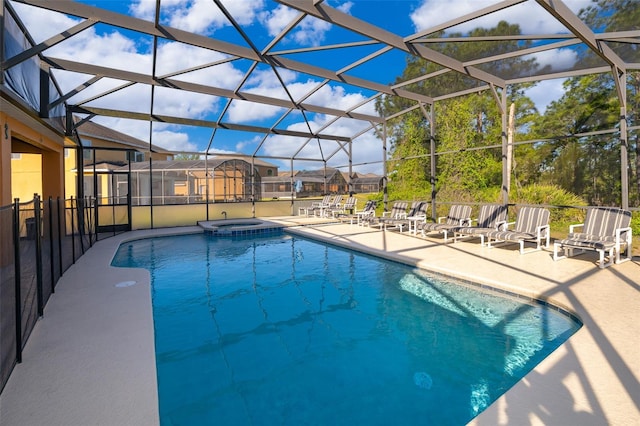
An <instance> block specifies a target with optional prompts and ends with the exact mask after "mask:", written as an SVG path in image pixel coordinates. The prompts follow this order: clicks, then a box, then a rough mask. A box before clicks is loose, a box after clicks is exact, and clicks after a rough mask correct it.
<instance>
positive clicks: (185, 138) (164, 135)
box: [153, 130, 198, 152]
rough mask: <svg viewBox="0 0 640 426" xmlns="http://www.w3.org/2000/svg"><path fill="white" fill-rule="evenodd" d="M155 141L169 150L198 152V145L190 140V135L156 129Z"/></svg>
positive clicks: (154, 133)
mask: <svg viewBox="0 0 640 426" xmlns="http://www.w3.org/2000/svg"><path fill="white" fill-rule="evenodd" d="M153 143H154V144H155V145H157V146H159V147H162V148H164V149H168V150H169V151H186V152H197V151H198V146H197V145H196V144H195V143H193V142H191V141H190V140H189V135H187V134H186V133H181V132H172V131H168V130H163V131H158V132H156V131H154V132H153Z"/></svg>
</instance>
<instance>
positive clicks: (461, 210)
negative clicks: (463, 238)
mask: <svg viewBox="0 0 640 426" xmlns="http://www.w3.org/2000/svg"><path fill="white" fill-rule="evenodd" d="M470 223H471V206H466V205H463V204H454V205H452V206H451V207H450V208H449V213H448V214H447V215H446V216H441V217H439V218H438V221H437V222H436V223H433V222H424V223H422V224H418V229H420V230H421V231H422V236H423V237H426V236H427V234H430V233H432V232H438V233H442V234H443V235H444V242H445V243H446V242H447V239H448V235H449V233H450V232H451V231H452V230H454V229H456V228H460V227H461V226H469V224H470Z"/></svg>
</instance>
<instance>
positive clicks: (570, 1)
mask: <svg viewBox="0 0 640 426" xmlns="http://www.w3.org/2000/svg"><path fill="white" fill-rule="evenodd" d="M82 2H83V3H86V4H89V5H93V6H98V7H100V8H104V9H109V10H112V11H116V12H119V13H126V14H129V15H132V16H136V17H138V18H142V19H147V20H153V13H154V7H155V0H131V1H125V0H92V1H82ZM589 2H590V1H589V0H567V1H566V4H567V6H569V7H570V8H571V9H572V10H574V11H576V12H577V11H578V10H579V9H580V8H581V7H584V6H586V5H588V4H589ZM495 3H498V2H497V1H495V0H494V1H491V0H486V1H485V0H457V1H454V2H451V1H448V0H395V1H393V0H352V1H339V0H327V1H326V4H328V5H330V6H332V7H335V8H337V9H340V10H341V11H343V12H345V13H349V14H351V15H353V16H356V17H358V18H360V19H366V20H368V21H369V22H371V23H372V24H374V25H377V26H379V27H381V28H383V29H387V30H389V31H392V32H394V33H396V34H398V35H400V36H406V35H411V34H414V33H416V32H418V31H420V30H423V29H425V28H432V27H433V26H435V25H438V24H440V23H442V22H446V21H448V20H450V19H453V18H455V17H457V16H462V15H464V14H465V13H469V12H472V11H474V10H478V9H481V8H482V7H485V6H488V5H491V4H495ZM161 4H162V15H161V20H162V22H163V23H164V24H166V25H170V26H173V27H176V28H180V29H185V30H189V31H193V32H196V33H199V34H202V35H206V36H209V37H213V38H218V39H221V40H228V41H232V42H235V43H239V44H244V41H243V40H242V37H241V36H240V35H239V34H238V33H237V32H236V30H235V29H234V28H233V27H231V26H230V25H229V23H228V21H227V20H226V18H225V17H224V16H223V14H222V13H219V11H218V10H217V8H216V7H215V5H214V3H213V0H162V3H161ZM223 4H224V5H225V7H226V8H227V9H228V10H229V12H230V13H231V14H232V15H233V16H234V17H235V18H236V19H237V21H238V22H239V24H240V25H241V26H242V28H243V30H244V31H246V33H247V34H248V35H250V36H251V38H252V40H253V41H254V42H255V43H256V45H257V47H258V48H259V49H262V48H264V47H265V46H266V45H267V44H268V43H269V42H270V41H271V40H272V39H273V37H274V36H275V35H277V34H278V33H279V32H280V31H281V30H282V29H283V28H284V27H285V26H286V25H287V24H288V23H289V22H290V21H291V20H292V19H293V18H294V17H295V16H296V15H297V14H298V12H297V11H294V10H291V9H289V8H287V7H285V6H282V5H280V4H278V3H276V2H273V1H271V0H225V1H223ZM14 5H15V7H16V9H17V10H18V12H19V14H20V16H21V18H22V19H23V20H24V21H25V22H26V23H27V26H28V28H30V29H31V30H32V34H33V36H34V38H35V39H36V42H39V41H42V40H45V39H47V38H48V37H51V36H52V35H54V34H57V33H58V32H61V31H64V30H66V29H68V28H70V27H71V26H73V25H75V24H76V23H77V22H78V21H79V19H78V18H75V17H71V16H65V15H61V14H57V13H52V12H47V11H43V10H39V9H35V8H32V7H28V6H24V5H21V4H14ZM497 19H508V20H509V22H512V23H518V24H520V26H521V28H522V31H523V33H529V34H539V33H545V32H563V28H562V27H561V26H560V25H559V23H557V22H555V21H554V20H553V19H550V17H549V15H547V14H544V13H542V11H541V10H540V8H539V6H537V5H535V2H531V1H529V2H526V3H525V4H523V5H521V6H515V7H513V8H510V9H509V15H505V14H504V13H502V14H501V15H494V16H491V17H490V18H480V19H478V20H475V21H473V22H468V23H465V24H462V25H459V26H457V27H453V28H451V29H450V31H456V32H462V33H465V32H467V31H469V30H470V29H472V28H474V27H477V26H484V27H491V26H494V25H495V24H496V23H497ZM565 32H566V31H565ZM358 40H362V38H361V37H360V36H358V35H357V34H353V33H351V32H348V31H345V30H344V29H341V28H336V27H331V26H330V25H329V24H327V23H326V22H324V21H321V20H317V19H312V18H305V20H304V21H303V22H302V25H300V26H299V27H297V28H296V30H294V31H292V32H291V33H290V34H289V35H288V36H287V37H286V38H285V39H284V40H283V41H282V42H280V43H279V44H278V45H277V46H276V47H275V48H274V49H273V50H276V51H282V50H288V49H296V48H299V47H311V46H323V45H331V44H337V43H344V42H348V41H358ZM152 42H153V40H152V38H151V37H147V36H143V35H141V34H138V33H134V32H131V31H122V30H119V29H117V28H113V27H108V26H105V25H96V26H94V27H92V28H90V29H88V30H85V31H83V32H82V33H80V34H78V35H76V36H74V37H73V38H71V39H69V40H67V41H65V42H63V43H61V44H59V45H57V46H55V47H53V48H52V49H50V51H48V52H47V54H48V55H50V56H53V57H58V58H68V59H72V60H74V61H82V62H86V63H90V64H96V65H105V66H112V67H115V68H121V69H125V70H130V71H136V72H143V73H147V74H149V73H150V70H151V67H152V54H151V50H152V49H151V46H152ZM378 48H379V46H376V47H372V46H365V47H359V48H350V49H341V50H339V51H331V52H315V53H313V54H298V55H291V58H292V59H297V58H302V57H310V56H313V57H314V61H315V63H317V64H319V65H324V66H326V67H327V68H328V67H329V66H328V65H326V64H328V63H329V62H330V63H331V67H335V68H338V67H339V66H342V64H344V65H347V64H349V63H351V62H353V60H354V58H359V57H363V56H364V55H365V54H366V53H369V52H372V51H374V50H376V49H378ZM158 52H159V59H161V60H159V61H158V62H159V65H158V68H157V74H159V75H163V74H168V73H171V72H176V71H179V70H184V69H188V68H190V67H193V66H198V65H202V64H206V63H210V62H213V61H218V60H221V59H224V55H222V54H218V53H211V52H207V51H204V50H203V49H198V48H195V47H192V46H186V45H183V44H178V43H171V42H163V43H162V46H161V48H160V49H159V51H158ZM538 59H539V62H541V63H543V64H544V63H545V62H547V63H551V64H555V65H558V64H560V63H566V64H568V65H567V66H570V65H571V63H572V61H574V62H575V60H576V58H575V52H573V51H571V50H570V49H565V50H562V49H559V50H556V51H553V52H548V53H546V56H545V55H540V57H539V58H538ZM336 65H337V66H336ZM404 65H405V62H404V58H403V56H402V55H400V54H398V53H392V54H389V55H386V56H384V57H383V58H381V59H377V60H374V61H371V63H368V64H367V65H366V66H363V67H359V68H357V69H355V70H353V71H352V72H351V73H350V75H352V76H358V77H366V78H367V79H369V80H373V81H376V82H380V83H385V84H387V83H391V82H393V81H394V79H395V78H396V77H397V76H398V75H400V74H401V73H402V70H403V68H404ZM249 66H250V62H249V61H246V60H239V61H232V62H227V63H223V64H220V65H217V66H215V67H210V68H207V69H205V70H202V71H196V72H191V73H189V74H186V75H180V76H177V77H175V78H177V79H184V80H186V81H191V82H203V83H204V82H206V83H207V84H209V83H211V82H214V83H215V85H217V86H218V87H221V88H227V89H234V88H236V87H237V85H238V84H239V83H240V82H241V81H242V78H243V76H244V75H245V72H246V70H247V69H248V67H249ZM332 69H334V68H332ZM279 74H280V75H279V77H280V78H281V79H282V80H283V81H285V84H286V86H287V88H288V90H289V91H290V92H291V94H292V95H294V96H295V97H300V96H303V95H304V94H305V93H307V92H308V91H309V90H311V89H312V88H314V87H316V86H317V85H318V84H319V82H320V79H319V78H317V77H311V76H307V75H302V74H300V73H295V72H291V71H285V70H279ZM55 75H56V78H57V80H58V81H59V83H60V85H61V86H62V87H63V89H64V90H70V89H72V88H74V87H77V86H78V84H80V83H81V82H82V81H83V80H84V81H86V80H87V79H88V77H87V76H79V75H77V74H74V73H65V72H61V71H55ZM120 84H121V82H116V81H107V80H105V81H101V82H99V83H97V84H96V85H94V86H92V87H91V88H89V89H87V90H85V91H83V92H82V93H81V94H79V95H78V96H77V97H75V98H72V99H71V103H74V102H80V100H81V99H86V98H87V97H90V96H91V95H92V94H97V93H100V92H102V91H104V90H108V89H112V88H114V87H117V86H118V85H120ZM561 86H562V81H561V80H551V81H548V82H544V83H541V84H539V85H538V86H536V87H535V88H534V89H532V90H531V92H530V93H529V96H531V97H532V99H534V101H535V102H536V104H537V106H538V108H539V109H540V110H544V108H545V106H546V105H547V104H548V102H549V101H551V100H553V99H557V98H558V97H559V96H561V94H562V90H561ZM242 91H246V92H249V93H256V94H261V95H266V96H271V97H276V98H286V97H287V94H286V92H285V91H284V90H283V89H282V87H281V85H280V83H279V80H278V78H277V76H275V75H274V73H273V71H272V70H271V69H270V68H269V67H266V66H261V67H258V69H257V70H256V71H254V72H253V73H252V74H251V76H250V78H249V79H248V80H247V81H246V82H245V83H244V84H243V86H242ZM372 95H373V93H370V92H367V91H365V90H363V89H358V88H354V87H350V86H346V85H339V84H328V85H326V86H324V87H322V89H321V90H319V91H318V92H317V93H315V94H314V95H313V96H312V97H311V98H309V99H308V101H307V102H309V103H312V104H314V105H320V106H329V107H331V106H341V107H349V106H353V105H358V104H360V103H362V102H364V101H366V99H367V98H369V97H371V96H372ZM149 99H150V90H149V88H148V87H141V86H140V85H137V86H136V87H131V88H127V89H123V90H119V91H117V92H114V93H113V94H111V95H109V96H106V97H104V98H101V99H98V100H96V101H92V102H91V103H89V104H88V105H92V106H97V107H106V108H113V107H116V106H117V108H118V109H122V108H124V109H128V110H132V111H139V112H145V113H148V112H149V104H150V103H149ZM225 103H226V100H225V99H222V98H217V97H213V96H204V95H197V94H191V93H184V92H182V93H179V94H178V93H176V92H175V91H173V90H169V89H157V90H156V93H155V103H154V113H156V114H167V115H175V116H181V117H188V118H198V119H206V120H211V119H213V120H215V119H216V118H217V117H218V116H219V114H220V113H221V111H223V109H224V107H225ZM123 105H124V107H123ZM358 111H361V112H366V113H370V114H374V109H373V102H369V103H368V104H365V105H363V106H362V107H360V108H359V109H358ZM282 114H283V110H282V109H281V108H274V107H266V106H259V105H249V104H247V103H243V102H237V101H234V102H233V103H232V105H231V107H230V108H229V109H228V110H227V111H226V114H225V115H224V120H223V121H225V122H232V123H240V124H253V125H258V126H266V127H270V126H272V125H273V124H274V122H275V121H276V120H277V119H278V118H279V117H281V116H282ZM330 119H331V117H327V116H323V115H322V114H311V113H308V115H307V120H308V121H309V125H311V126H312V127H313V128H314V130H316V129H321V128H323V126H328V127H327V128H326V130H324V131H325V132H328V133H331V132H338V131H344V130H347V133H350V134H355V133H356V132H357V131H358V130H359V128H362V126H363V124H362V123H357V122H355V120H351V121H349V120H340V121H338V122H336V123H331V122H330ZM95 121H97V122H100V123H101V124H105V125H108V126H110V127H113V128H115V129H117V130H120V131H122V132H124V133H127V134H130V135H132V136H134V137H137V138H139V139H141V140H144V141H149V139H150V135H151V138H152V142H153V143H154V144H158V145H160V146H162V147H164V148H167V149H171V150H177V151H188V152H201V151H202V150H204V149H205V148H206V147H207V145H208V143H209V140H210V138H211V136H212V130H211V129H202V128H200V129H198V128H187V127H184V126H175V125H166V124H158V123H156V124H153V128H152V131H151V130H150V128H149V124H148V123H141V122H139V121H133V120H123V119H115V118H104V117H103V118H96V119H95ZM279 126H280V127H281V128H288V129H293V130H307V126H308V125H307V123H306V122H305V120H304V117H302V116H301V115H300V114H299V113H296V114H291V116H290V117H287V119H285V120H284V121H283V122H282V123H280V124H279ZM289 142H290V141H287V140H286V138H283V137H265V136H264V135H263V134H257V133H247V132H233V131H224V130H220V131H217V132H216V134H215V137H214V139H213V144H212V147H213V149H214V150H216V151H218V152H242V153H245V154H251V153H254V152H257V153H258V154H259V155H268V156H272V157H280V156H282V157H288V156H290V155H291V154H292V153H293V152H295V151H296V150H297V149H298V147H299V145H296V144H295V143H294V144H292V143H289ZM356 146H357V149H356ZM335 150H336V147H335V143H331V144H329V143H326V142H314V143H311V144H309V145H307V146H305V147H304V148H303V149H302V151H301V153H300V155H301V156H304V157H307V156H308V157H313V158H317V157H318V153H319V152H320V151H322V152H323V153H324V154H325V155H326V154H327V152H333V151H335ZM338 151H340V150H339V149H338ZM353 154H354V162H355V163H362V164H363V165H361V166H358V167H356V169H357V171H361V172H369V171H372V172H378V173H379V172H381V165H380V160H381V157H382V154H381V149H380V142H379V140H377V139H376V136H375V134H374V133H373V132H371V131H370V132H368V133H367V134H365V135H363V136H361V137H359V138H358V139H357V144H356V143H354V153H353ZM273 162H276V163H278V164H280V165H282V166H284V167H286V168H288V167H289V161H279V160H276V161H273ZM331 162H333V163H334V165H336V166H338V165H344V164H346V153H343V152H340V153H338V154H336V155H335V156H334V157H333V158H332V161H331ZM364 163H366V164H364ZM307 166H308V164H307V163H304V162H301V163H300V164H298V165H296V168H304V167H307ZM309 168H311V167H309Z"/></svg>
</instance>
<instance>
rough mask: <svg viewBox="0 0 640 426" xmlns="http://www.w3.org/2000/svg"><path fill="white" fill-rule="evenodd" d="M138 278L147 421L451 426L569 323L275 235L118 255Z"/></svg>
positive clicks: (567, 331)
mask: <svg viewBox="0 0 640 426" xmlns="http://www.w3.org/2000/svg"><path fill="white" fill-rule="evenodd" d="M113 264H114V265H115V266H133V267H144V268H147V269H149V270H150V271H151V281H152V298H153V310H154V327H155V339H156V363H157V370H158V390H159V404H160V407H159V409H160V418H161V422H162V424H167V425H168V424H178V425H179V424H212V423H215V424H391V423H393V424H398V423H402V424H439V425H442V424H465V423H467V422H468V421H469V420H470V419H472V418H473V417H474V416H475V415H477V414H478V413H479V412H481V411H482V410H483V409H484V408H486V407H487V406H488V405H489V404H490V403H491V402H492V401H494V400H495V399H496V398H498V397H499V396H500V395H501V394H503V393H504V392H505V391H506V390H508V389H509V388H510V387H511V386H512V385H513V384H515V383H516V382H517V381H518V380H519V379H520V378H521V377H522V376H523V375H524V374H526V373H527V372H528V371H530V370H531V369H532V368H533V367H534V366H535V365H536V364H538V363H539V362H540V361H541V360H542V359H544V358H545V357H546V356H547V355H548V354H549V353H551V352H552V351H553V350H554V349H555V348H557V347H558V346H559V345H560V344H561V343H562V342H564V341H565V340H566V339H567V338H568V337H569V336H570V335H571V334H573V333H574V332H575V331H576V330H577V329H578V328H579V326H580V324H579V323H578V322H576V321H575V320H573V319H571V318H569V317H568V316H566V315H564V314H562V313H560V312H558V310H557V309H554V308H553V307H551V306H548V305H531V304H528V303H526V301H524V300H518V299H515V298H510V297H500V296H496V295H494V294H491V293H488V292H485V291H479V290H478V289H476V288H471V287H469V286H466V285H460V284H457V283H453V282H449V281H447V280H442V279H438V280H436V279H433V277H432V276H430V275H429V274H427V273H425V272H422V271H419V270H416V269H413V268H410V267H408V266H405V265H401V264H397V263H393V262H389V261H385V260H381V259H378V258H374V257H371V256H367V255H362V254H359V253H355V252H351V251H347V250H343V249H340V248H336V247H333V246H328V245H324V244H320V243H317V242H314V241H310V240H306V239H300V238H297V237H295V238H293V237H290V236H287V235H282V236H275V237H268V238H267V237H265V238H257V239H219V238H208V237H207V236H205V235H200V234H198V235H187V236H180V237H166V238H154V239H148V240H139V241H133V242H130V243H126V244H123V245H122V246H121V247H120V249H119V250H118V253H117V255H116V257H115V258H114V261H113Z"/></svg>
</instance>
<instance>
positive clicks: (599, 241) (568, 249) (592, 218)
mask: <svg viewBox="0 0 640 426" xmlns="http://www.w3.org/2000/svg"><path fill="white" fill-rule="evenodd" d="M630 224H631V212H630V211H628V210H623V209H619V208H615V207H592V208H590V209H588V210H587V214H586V216H585V219H584V223H579V224H574V225H570V226H569V235H568V236H567V238H565V239H564V240H560V241H556V242H554V243H553V260H559V259H564V258H565V257H571V256H575V255H578V254H582V253H584V252H585V251H586V250H594V251H596V252H597V253H598V254H599V260H598V266H599V267H600V268H606V267H607V266H611V265H613V264H614V263H616V264H618V263H622V262H626V261H627V260H631V257H632V255H631V242H632V239H633V237H632V231H631V227H630ZM577 229H580V230H581V231H582V232H575V231H576V230H577ZM559 250H563V252H564V254H563V255H558V251H559ZM622 253H624V257H623V258H621V254H622ZM605 255H606V256H608V260H607V261H606V262H605Z"/></svg>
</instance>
